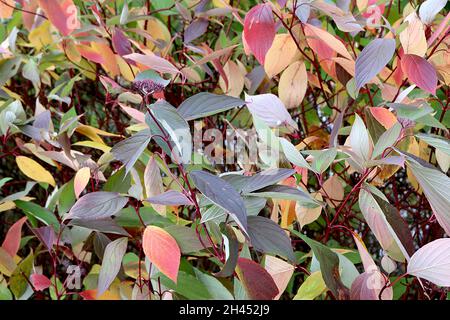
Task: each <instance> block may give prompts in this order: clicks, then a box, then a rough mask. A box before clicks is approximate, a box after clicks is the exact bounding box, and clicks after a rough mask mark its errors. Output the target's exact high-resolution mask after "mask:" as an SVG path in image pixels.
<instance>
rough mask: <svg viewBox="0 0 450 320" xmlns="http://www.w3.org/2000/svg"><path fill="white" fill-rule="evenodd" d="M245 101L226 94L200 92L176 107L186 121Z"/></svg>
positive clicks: (230, 107) (236, 105) (221, 110)
mask: <svg viewBox="0 0 450 320" xmlns="http://www.w3.org/2000/svg"><path fill="white" fill-rule="evenodd" d="M244 104H245V101H243V100H241V99H238V98H234V97H230V96H227V95H218V94H213V93H209V92H201V93H198V94H196V95H194V96H192V97H189V98H188V99H186V100H185V101H183V103H182V104H181V105H180V106H179V107H178V109H177V111H178V113H179V114H180V115H181V116H182V117H183V118H184V119H185V120H187V121H189V120H194V119H198V118H203V117H207V116H210V115H213V114H216V113H219V112H223V111H226V110H230V109H232V108H235V107H239V106H243V105H244Z"/></svg>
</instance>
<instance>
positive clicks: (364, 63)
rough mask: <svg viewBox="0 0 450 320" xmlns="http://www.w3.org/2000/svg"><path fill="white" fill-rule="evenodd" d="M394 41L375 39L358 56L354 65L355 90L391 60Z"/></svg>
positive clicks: (367, 81)
mask: <svg viewBox="0 0 450 320" xmlns="http://www.w3.org/2000/svg"><path fill="white" fill-rule="evenodd" d="M394 52H395V40H394V39H375V40H373V41H372V42H371V43H369V44H368V45H367V46H366V47H365V48H364V49H363V51H362V52H361V53H360V54H359V56H358V58H357V59H356V64H355V78H356V89H357V90H358V91H359V89H361V88H362V87H363V86H364V85H365V84H367V83H369V81H370V80H372V79H373V78H374V77H375V76H376V75H377V74H378V73H379V72H380V71H381V70H383V68H384V67H385V66H386V65H387V64H388V62H389V61H390V60H391V59H392V56H393V55H394Z"/></svg>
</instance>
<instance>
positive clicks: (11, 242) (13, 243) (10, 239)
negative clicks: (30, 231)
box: [2, 217, 27, 258]
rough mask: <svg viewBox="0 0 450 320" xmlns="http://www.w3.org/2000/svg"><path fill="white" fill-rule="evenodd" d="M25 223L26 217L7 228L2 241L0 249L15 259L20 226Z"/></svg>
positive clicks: (20, 234)
mask: <svg viewBox="0 0 450 320" xmlns="http://www.w3.org/2000/svg"><path fill="white" fill-rule="evenodd" d="M25 221H27V217H23V218H22V219H20V220H18V221H17V222H16V223H14V224H13V225H12V226H11V228H9V230H8V233H7V234H6V237H5V240H4V241H3V244H2V248H3V249H5V251H6V252H8V253H9V255H10V256H11V257H13V258H14V257H15V256H16V254H17V251H19V246H20V239H21V238H22V226H23V224H24V223H25Z"/></svg>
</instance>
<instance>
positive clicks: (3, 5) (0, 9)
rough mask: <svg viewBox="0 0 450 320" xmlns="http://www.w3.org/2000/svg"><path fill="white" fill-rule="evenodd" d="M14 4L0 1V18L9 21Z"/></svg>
mask: <svg viewBox="0 0 450 320" xmlns="http://www.w3.org/2000/svg"><path fill="white" fill-rule="evenodd" d="M14 7H15V3H14V0H6V1H0V18H2V19H9V18H11V16H12V14H13V11H14Z"/></svg>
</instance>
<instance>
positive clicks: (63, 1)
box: [39, 0, 80, 36]
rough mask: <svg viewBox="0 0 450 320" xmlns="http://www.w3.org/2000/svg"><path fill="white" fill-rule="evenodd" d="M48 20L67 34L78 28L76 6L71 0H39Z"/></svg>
mask: <svg viewBox="0 0 450 320" xmlns="http://www.w3.org/2000/svg"><path fill="white" fill-rule="evenodd" d="M39 6H40V7H41V8H42V10H44V12H45V15H46V16H47V18H48V19H49V20H50V22H51V23H52V24H53V25H54V26H55V27H56V28H57V29H58V30H59V31H60V32H61V33H62V34H63V35H64V36H68V35H69V34H71V33H72V31H73V30H75V29H77V28H79V26H80V22H79V21H78V17H77V15H78V13H77V7H76V6H75V5H74V4H73V1H72V0H39Z"/></svg>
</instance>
